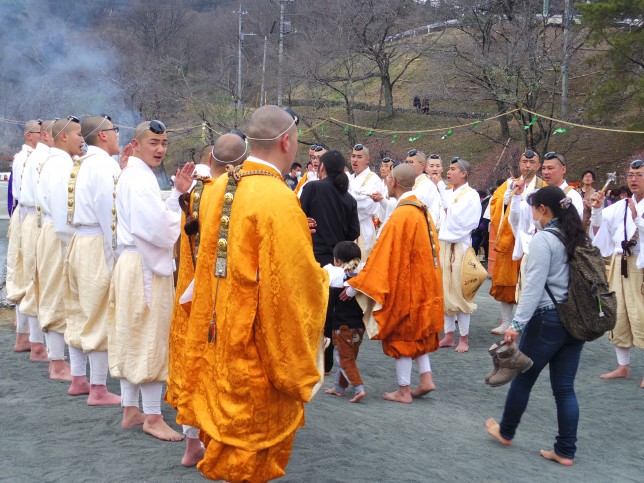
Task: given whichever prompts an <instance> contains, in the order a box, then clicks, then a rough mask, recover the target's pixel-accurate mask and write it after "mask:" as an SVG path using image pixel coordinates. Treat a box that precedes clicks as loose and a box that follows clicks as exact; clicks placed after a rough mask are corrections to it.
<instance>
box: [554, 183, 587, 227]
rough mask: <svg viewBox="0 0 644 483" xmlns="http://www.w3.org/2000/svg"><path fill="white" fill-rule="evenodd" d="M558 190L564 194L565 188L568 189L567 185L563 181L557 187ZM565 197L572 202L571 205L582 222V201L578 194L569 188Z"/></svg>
mask: <svg viewBox="0 0 644 483" xmlns="http://www.w3.org/2000/svg"><path fill="white" fill-rule="evenodd" d="M559 188H561V189H562V190H563V191H564V193H565V192H566V188H568V183H566V181H565V180H564V182H563V183H561V185H559ZM566 196H567V197H568V198H570V199H571V200H572V204H573V206H574V207H575V208H577V213H579V218H581V219H582V220H583V219H584V200H583V198H582V197H581V195H580V194H579V192H578V191H577V190H576V189H575V188H573V187H570V189H569V190H568V192H567V193H566Z"/></svg>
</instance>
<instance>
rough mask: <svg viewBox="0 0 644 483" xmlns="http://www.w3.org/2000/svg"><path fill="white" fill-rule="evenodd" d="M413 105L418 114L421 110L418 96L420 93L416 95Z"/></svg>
mask: <svg viewBox="0 0 644 483" xmlns="http://www.w3.org/2000/svg"><path fill="white" fill-rule="evenodd" d="M412 105H413V106H414V109H416V114H418V113H419V112H420V97H418V95H415V96H414V100H413V101H412Z"/></svg>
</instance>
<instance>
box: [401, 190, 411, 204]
mask: <svg viewBox="0 0 644 483" xmlns="http://www.w3.org/2000/svg"><path fill="white" fill-rule="evenodd" d="M412 196H414V190H409V191H405V192H404V193H403V194H401V195H400V198H398V203H400V202H401V201H402V200H405V199H407V198H411V197H412Z"/></svg>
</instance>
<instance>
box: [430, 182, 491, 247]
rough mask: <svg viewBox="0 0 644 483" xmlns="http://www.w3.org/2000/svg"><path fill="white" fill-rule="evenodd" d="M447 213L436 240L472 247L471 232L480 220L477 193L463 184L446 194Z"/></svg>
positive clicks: (479, 204)
mask: <svg viewBox="0 0 644 483" xmlns="http://www.w3.org/2000/svg"><path fill="white" fill-rule="evenodd" d="M445 198H446V203H447V206H446V208H447V212H446V214H445V220H444V221H443V223H442V224H441V228H440V231H439V232H438V239H439V240H442V241H445V242H449V243H462V244H463V247H464V248H467V247H470V246H472V230H474V229H475V228H476V227H477V226H479V221H480V219H481V209H482V208H481V198H480V197H479V194H478V192H477V191H476V190H475V189H473V188H470V185H469V183H465V184H464V185H463V186H460V187H459V188H457V189H456V190H454V189H453V188H452V189H450V190H447V192H446V196H445Z"/></svg>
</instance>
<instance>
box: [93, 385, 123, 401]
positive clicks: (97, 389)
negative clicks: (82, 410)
mask: <svg viewBox="0 0 644 483" xmlns="http://www.w3.org/2000/svg"><path fill="white" fill-rule="evenodd" d="M118 404H121V396H119V395H118V394H113V393H111V392H109V391H108V390H107V386H99V385H98V384H92V385H91V386H90V387H89V397H88V398H87V405H88V406H116V405H118Z"/></svg>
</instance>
